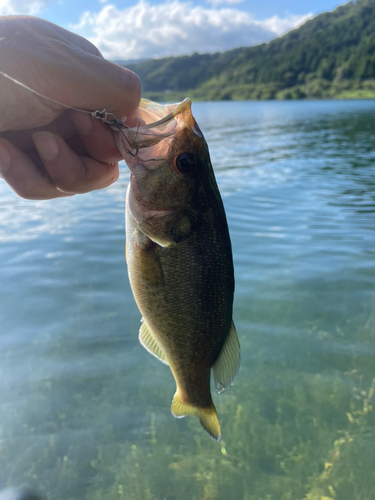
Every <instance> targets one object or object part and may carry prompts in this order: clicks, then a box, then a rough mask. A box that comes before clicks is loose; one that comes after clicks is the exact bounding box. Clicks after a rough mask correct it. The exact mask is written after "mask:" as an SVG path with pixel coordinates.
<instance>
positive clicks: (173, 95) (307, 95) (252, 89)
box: [143, 79, 375, 102]
mask: <svg viewBox="0 0 375 500" xmlns="http://www.w3.org/2000/svg"><path fill="white" fill-rule="evenodd" d="M187 96H189V97H190V98H191V99H193V100H194V101H268V100H304V99H375V80H374V79H370V80H364V81H353V80H343V81H333V82H330V81H327V80H322V79H314V80H311V81H309V82H307V83H304V84H303V85H296V86H294V87H287V88H285V87H284V88H283V87H282V85H281V84H279V83H268V84H264V85H260V84H258V85H237V86H226V87H223V88H220V87H219V86H215V87H213V86H211V87H208V88H202V87H201V88H198V89H191V90H185V91H172V90H166V91H164V92H161V91H145V92H143V97H145V98H146V99H150V100H152V101H162V102H167V101H168V102H172V101H174V102H178V101H181V100H183V99H184V98H185V97H187Z"/></svg>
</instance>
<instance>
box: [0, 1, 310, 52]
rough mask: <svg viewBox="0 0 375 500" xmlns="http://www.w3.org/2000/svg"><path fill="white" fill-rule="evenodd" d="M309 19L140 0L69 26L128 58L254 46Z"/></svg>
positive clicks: (84, 16) (104, 48)
mask: <svg viewBox="0 0 375 500" xmlns="http://www.w3.org/2000/svg"><path fill="white" fill-rule="evenodd" d="M0 1H1V0H0ZM311 17H312V14H307V15H306V16H289V17H287V18H284V19H281V18H279V17H277V16H273V17H271V18H269V19H265V20H260V21H259V20H256V19H254V18H253V17H252V16H251V15H250V14H248V13H247V12H245V11H241V10H239V9H236V8H220V9H219V8H204V7H201V6H194V5H192V4H191V3H190V2H184V1H180V0H172V1H167V2H164V3H161V4H159V5H151V4H148V3H147V2H146V1H144V0H140V1H139V2H138V3H137V4H136V5H133V6H132V7H128V8H126V9H123V10H119V9H118V8H117V7H115V6H114V5H110V4H109V5H105V6H103V7H102V8H101V10H100V11H99V12H97V13H94V12H84V13H83V14H82V16H81V19H80V21H79V23H78V24H76V25H73V26H70V29H72V30H73V31H75V32H76V33H78V34H80V35H82V36H85V37H86V38H88V39H89V40H90V41H91V42H92V43H94V44H95V45H96V46H97V47H98V48H99V50H100V51H101V53H102V54H103V55H104V57H106V58H107V59H112V60H129V59H139V58H149V57H164V56H169V55H182V54H191V53H192V52H200V53H204V52H217V51H222V50H227V49H231V48H234V47H240V46H245V45H256V44H259V43H262V42H266V41H269V40H271V39H272V38H275V36H279V35H281V34H283V33H286V32H287V31H289V30H291V29H293V28H296V27H297V26H299V25H300V24H302V23H303V22H304V21H306V20H307V19H308V18H311Z"/></svg>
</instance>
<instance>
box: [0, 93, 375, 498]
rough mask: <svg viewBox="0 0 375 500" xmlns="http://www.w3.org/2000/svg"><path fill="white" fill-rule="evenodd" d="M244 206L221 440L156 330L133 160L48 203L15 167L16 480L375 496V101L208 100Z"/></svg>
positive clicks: (9, 204)
mask: <svg viewBox="0 0 375 500" xmlns="http://www.w3.org/2000/svg"><path fill="white" fill-rule="evenodd" d="M193 111H194V114H195V116H196V118H197V121H198V123H199V125H200V127H201V128H202V130H203V132H204V133H205V136H206V139H207V142H208V144H209V147H210V151H211V156H212V161H213V165H214V167H215V171H216V175H217V180H218V183H219V187H220V190H221V193H222V195H223V200H224V204H225V207H226V211H227V216H228V222H229V228H230V232H231V237H232V244H233V251H234V263H235V275H236V294H235V304H234V319H235V323H236V326H237V330H238V334H239V338H240V342H241V346H242V364H241V370H240V374H239V378H238V380H237V381H236V383H235V385H234V386H233V387H232V388H231V389H230V390H229V391H227V392H226V393H224V394H222V395H220V396H216V397H215V404H216V406H217V409H218V413H219V417H220V419H221V423H222V435H223V440H222V442H221V443H219V444H218V443H216V442H214V441H213V440H211V439H210V438H209V437H208V436H207V434H206V433H205V432H204V431H203V430H202V428H201V427H200V425H199V422H198V420H197V419H194V418H185V419H174V418H173V417H172V416H171V414H170V403H171V400H172V396H173V394H174V389H175V387H174V381H173V377H172V375H171V373H170V371H169V369H168V367H166V366H164V365H162V364H161V363H160V362H158V361H157V360H156V359H155V358H153V357H152V356H150V355H149V354H148V353H147V352H146V351H145V350H144V349H143V348H142V347H141V346H140V344H139V343H138V329H139V320H140V314H139V312H138V310H137V307H136V305H135V302H134V300H133V298H132V295H131V292H130V288H129V284H128V280H127V274H126V267H125V262H124V216H123V212H124V196H125V190H126V185H127V182H128V173H127V171H126V167H125V166H123V168H122V175H121V179H120V181H119V182H117V183H116V185H114V186H112V187H111V188H109V189H107V190H105V191H101V192H95V193H90V194H87V195H81V196H76V197H73V198H71V199H61V200H53V201H47V202H35V201H33V202H32V201H25V200H21V199H19V198H17V197H16V195H14V194H13V193H12V191H11V190H10V189H9V188H8V187H7V186H6V185H5V183H3V182H2V183H1V184H0V259H1V268H0V321H1V323H0V325H1V326H0V487H5V486H10V485H20V484H25V485H29V486H31V487H34V488H37V489H38V490H39V491H41V492H43V493H44V494H45V495H46V497H47V498H49V499H50V500H52V499H53V500H55V499H56V500H65V499H66V500H68V499H69V500H115V499H121V498H126V499H127V500H128V499H130V500H132V499H134V500H151V499H158V500H201V499H218V500H219V499H220V500H227V499H228V498H233V499H236V500H237V499H238V500H266V499H267V500H302V499H305V500H321V499H322V498H325V500H327V499H334V498H336V499H339V500H353V499H355V500H370V499H373V498H375V479H374V475H373V471H374V470H375V430H374V424H375V418H374V413H373V412H372V411H371V410H372V405H373V403H374V396H373V392H374V389H375V374H374V367H375V343H374V336H375V294H374V292H375V102H374V101H320V102H247V103H241V102H235V103H230V102H225V103H196V104H194V106H193Z"/></svg>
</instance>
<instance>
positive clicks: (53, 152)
mask: <svg viewBox="0 0 375 500" xmlns="http://www.w3.org/2000/svg"><path fill="white" fill-rule="evenodd" d="M32 138H33V141H34V144H35V147H36V150H37V151H38V153H39V156H40V157H41V159H42V160H45V161H51V160H53V159H54V158H56V156H57V154H58V152H59V145H58V144H57V140H56V138H55V136H54V135H53V134H50V133H48V132H35V134H33V135H32Z"/></svg>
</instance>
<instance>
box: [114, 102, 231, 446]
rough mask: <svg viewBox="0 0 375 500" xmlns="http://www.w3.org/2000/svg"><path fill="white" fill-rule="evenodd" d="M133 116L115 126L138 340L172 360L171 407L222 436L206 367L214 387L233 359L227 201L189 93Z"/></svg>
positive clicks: (222, 383) (223, 383)
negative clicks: (125, 178)
mask: <svg viewBox="0 0 375 500" xmlns="http://www.w3.org/2000/svg"><path fill="white" fill-rule="evenodd" d="M139 118H140V125H139V126H137V127H134V128H127V129H124V130H121V131H120V130H117V132H116V133H115V139H116V143H117V146H118V148H119V150H120V152H121V153H122V155H123V157H124V159H125V161H126V163H127V165H128V167H129V169H130V181H129V185H128V189H127V195H126V259H127V266H128V275H129V280H130V285H131V289H132V292H133V295H134V298H135V301H136V303H137V306H138V308H139V310H140V312H141V314H142V320H141V327H140V330H139V340H140V342H141V344H142V345H143V346H144V347H145V348H146V350H147V351H149V352H150V353H151V354H152V355H154V356H155V357H156V358H158V359H159V360H160V361H162V362H163V363H165V364H167V365H169V367H170V370H171V372H172V374H173V376H174V379H175V382H176V393H175V395H174V397H173V401H172V406H171V412H172V414H173V415H174V416H175V417H184V416H187V415H193V416H196V417H198V418H199V420H200V423H201V425H202V426H203V428H204V429H205V430H206V431H207V432H208V433H209V435H210V436H211V437H213V438H214V439H215V440H217V441H219V440H220V438H221V427H220V422H219V419H218V415H217V411H216V408H215V406H214V403H213V401H212V396H211V390H210V380H211V372H212V375H213V380H214V386H215V389H216V391H217V392H219V393H221V392H223V391H224V390H226V389H228V388H229V387H230V386H231V385H232V384H233V382H234V380H235V379H236V377H237V374H238V370H239V364H240V345H239V341H238V337H237V333H236V329H235V326H234V323H233V319H232V312H233V296H234V270H233V258H232V248H231V241H230V236H229V230H228V224H227V219H226V215H225V211H224V206H223V202H222V199H221V196H220V192H219V189H218V186H217V183H216V179H215V175H214V171H213V168H212V164H211V160H210V155H209V150H208V146H207V143H206V141H205V139H204V136H203V133H202V132H201V130H200V128H199V126H198V124H197V122H196V120H195V119H194V117H193V114H192V111H191V101H190V99H185V100H184V101H183V102H181V103H178V104H168V105H161V104H158V103H154V102H152V101H148V100H145V99H142V101H141V105H140V112H139Z"/></svg>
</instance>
